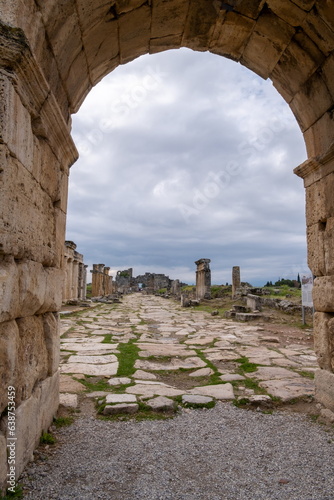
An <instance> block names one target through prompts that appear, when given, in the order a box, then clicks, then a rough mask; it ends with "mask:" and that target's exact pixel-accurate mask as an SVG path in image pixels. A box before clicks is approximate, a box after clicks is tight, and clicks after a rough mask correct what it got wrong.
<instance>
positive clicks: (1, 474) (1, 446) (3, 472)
mask: <svg viewBox="0 0 334 500" xmlns="http://www.w3.org/2000/svg"><path fill="white" fill-rule="evenodd" d="M0 8H1V4H0ZM6 446H7V440H6V438H5V436H4V435H3V434H2V433H0V495H1V496H2V494H3V495H5V487H6V483H7V447H6ZM2 487H4V490H3V491H2Z"/></svg>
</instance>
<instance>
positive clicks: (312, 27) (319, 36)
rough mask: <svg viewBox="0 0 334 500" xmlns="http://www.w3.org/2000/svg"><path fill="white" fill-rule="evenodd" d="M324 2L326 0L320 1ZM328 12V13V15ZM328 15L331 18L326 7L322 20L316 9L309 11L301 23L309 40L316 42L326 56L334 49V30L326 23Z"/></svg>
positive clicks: (331, 15) (331, 14)
mask: <svg viewBox="0 0 334 500" xmlns="http://www.w3.org/2000/svg"><path fill="white" fill-rule="evenodd" d="M321 3H322V4H325V3H326V2H321ZM328 14H329V15H328ZM328 17H329V18H330V17H332V19H333V20H334V18H333V13H332V12H331V13H330V12H329V9H327V15H326V17H325V19H326V21H324V20H323V19H322V18H321V16H319V14H318V10H312V11H310V12H309V13H308V14H307V16H306V19H305V22H304V23H303V24H301V26H302V28H303V30H304V31H305V33H306V34H307V36H309V37H310V39H311V40H313V42H314V43H315V44H316V46H317V47H318V48H319V49H320V50H321V52H322V53H323V54H325V55H326V56H327V55H329V54H330V53H331V52H332V51H333V49H334V32H333V27H334V26H333V27H332V29H331V28H330V27H329V26H328V24H327V19H328Z"/></svg>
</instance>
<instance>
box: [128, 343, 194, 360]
mask: <svg viewBox="0 0 334 500" xmlns="http://www.w3.org/2000/svg"><path fill="white" fill-rule="evenodd" d="M137 345H138V347H139V349H141V351H142V352H141V353H139V356H141V355H143V353H148V355H149V356H182V357H187V356H196V352H195V351H193V350H191V349H188V348H187V347H186V346H184V345H180V344H151V343H149V342H145V343H140V342H139V343H138V344H137Z"/></svg>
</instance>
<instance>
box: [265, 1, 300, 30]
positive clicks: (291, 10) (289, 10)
mask: <svg viewBox="0 0 334 500" xmlns="http://www.w3.org/2000/svg"><path fill="white" fill-rule="evenodd" d="M266 3H267V5H268V7H269V9H270V10H271V11H272V12H274V14H276V15H277V16H278V17H280V18H281V19H283V20H284V21H285V22H286V23H288V24H290V25H291V26H301V25H302V23H303V21H304V19H305V17H306V12H305V10H303V9H301V8H300V7H298V6H297V5H296V4H294V3H292V2H282V1H281V0H267V2H266Z"/></svg>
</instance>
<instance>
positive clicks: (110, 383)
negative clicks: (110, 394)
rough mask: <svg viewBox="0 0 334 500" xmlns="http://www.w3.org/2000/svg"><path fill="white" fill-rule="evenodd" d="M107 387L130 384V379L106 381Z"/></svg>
mask: <svg viewBox="0 0 334 500" xmlns="http://www.w3.org/2000/svg"><path fill="white" fill-rule="evenodd" d="M108 384H109V385H126V384H131V378H128V377H115V378H111V379H109V380H108Z"/></svg>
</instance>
